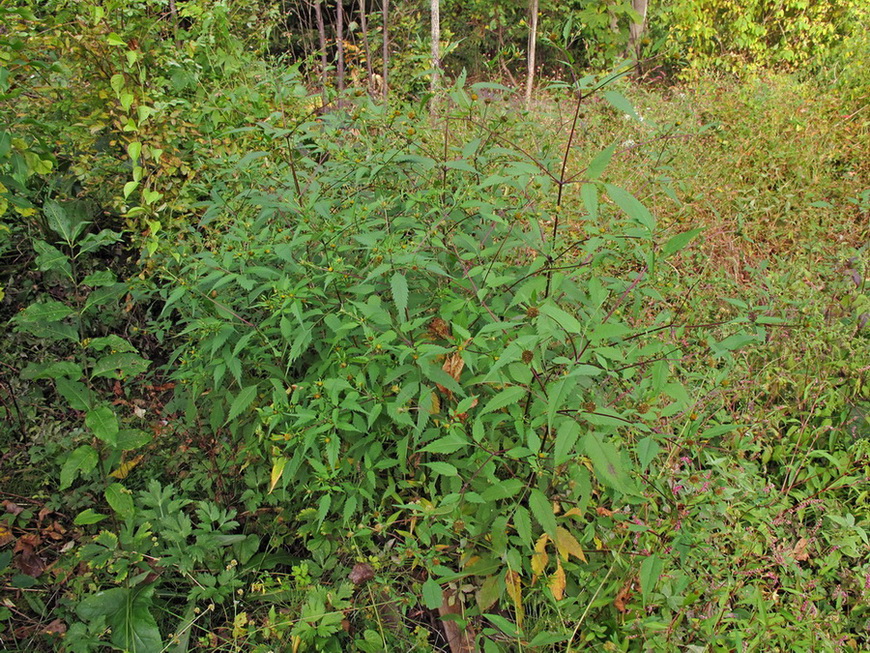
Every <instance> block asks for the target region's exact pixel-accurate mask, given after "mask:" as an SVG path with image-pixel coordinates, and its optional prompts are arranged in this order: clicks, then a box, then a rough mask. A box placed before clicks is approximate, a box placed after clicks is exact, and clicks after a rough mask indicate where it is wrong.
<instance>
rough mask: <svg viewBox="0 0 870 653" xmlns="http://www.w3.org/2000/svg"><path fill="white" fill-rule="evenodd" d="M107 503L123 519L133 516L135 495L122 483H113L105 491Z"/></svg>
mask: <svg viewBox="0 0 870 653" xmlns="http://www.w3.org/2000/svg"><path fill="white" fill-rule="evenodd" d="M105 497H106V503H108V504H109V507H110V508H111V509H112V510H114V511H115V512H116V513H118V516H119V517H121V518H122V519H127V518H128V517H132V516H133V510H134V508H133V495H131V494H130V493H129V492H128V491H127V489H126V488H125V487H124V486H123V485H121V484H120V483H112V484H111V485H110V486H109V487H107V488H106V491H105Z"/></svg>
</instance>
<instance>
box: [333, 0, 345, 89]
mask: <svg viewBox="0 0 870 653" xmlns="http://www.w3.org/2000/svg"><path fill="white" fill-rule="evenodd" d="M342 1H343V0H338V2H336V5H335V46H336V48H337V49H338V79H337V85H338V93H339V95H341V94H342V93H344V6H343V4H342Z"/></svg>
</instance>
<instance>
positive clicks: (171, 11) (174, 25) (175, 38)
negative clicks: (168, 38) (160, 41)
mask: <svg viewBox="0 0 870 653" xmlns="http://www.w3.org/2000/svg"><path fill="white" fill-rule="evenodd" d="M169 17H170V19H171V20H172V40H173V41H175V49H176V50H178V49H180V48H181V40H180V39H179V38H178V9H177V8H176V6H175V0H169Z"/></svg>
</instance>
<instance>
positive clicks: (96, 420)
mask: <svg viewBox="0 0 870 653" xmlns="http://www.w3.org/2000/svg"><path fill="white" fill-rule="evenodd" d="M85 424H86V425H87V427H88V428H89V429H91V431H93V433H94V435H95V436H97V437H98V438H99V439H100V440H102V441H103V442H105V443H106V444H108V445H109V446H112V447H114V446H115V445H117V443H118V431H119V430H120V426H119V425H118V417H117V416H116V415H115V413H114V412H113V411H112V409H111V408H109V407H108V406H98V407H97V408H93V409H91V410H89V411H88V414H87V415H86V416H85Z"/></svg>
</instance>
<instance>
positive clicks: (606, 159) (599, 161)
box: [586, 143, 617, 179]
mask: <svg viewBox="0 0 870 653" xmlns="http://www.w3.org/2000/svg"><path fill="white" fill-rule="evenodd" d="M616 145H617V144H616V143H613V144H612V145H611V146H610V147H608V148H606V149H604V150H602V151H601V152H599V153H598V154H596V155H595V158H594V159H592V162H591V163H590V164H589V166H588V167H587V168H586V177H587V178H588V179H598V178H599V177H600V176H601V173H603V172H604V169H605V168H607V164H608V163H610V159H611V158H612V157H613V153H614V151H616Z"/></svg>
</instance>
